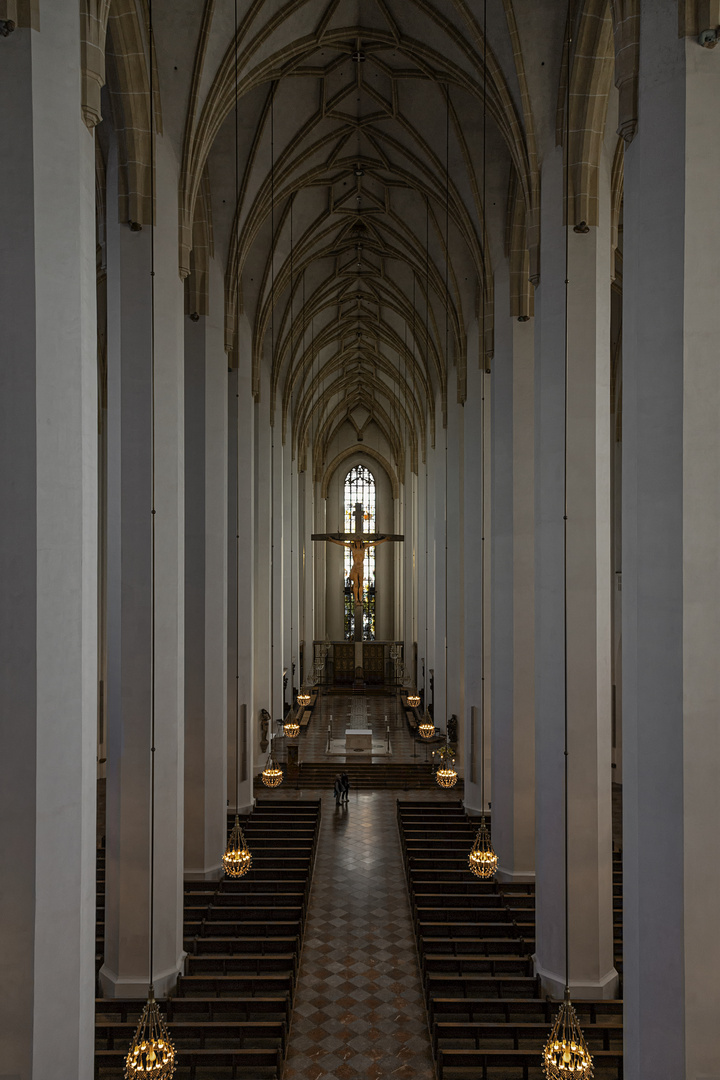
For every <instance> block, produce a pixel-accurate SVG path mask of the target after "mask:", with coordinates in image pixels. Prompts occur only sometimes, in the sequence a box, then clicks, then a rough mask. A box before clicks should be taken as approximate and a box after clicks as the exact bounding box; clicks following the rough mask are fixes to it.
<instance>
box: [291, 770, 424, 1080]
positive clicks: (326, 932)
mask: <svg viewBox="0 0 720 1080" xmlns="http://www.w3.org/2000/svg"><path fill="white" fill-rule="evenodd" d="M288 794H289V793H288ZM310 794H311V793H310V792H308V793H307V795H308V796H310ZM313 794H314V793H313ZM398 794H399V793H398V792H392V791H382V792H352V793H351V796H350V804H349V806H347V807H345V808H344V809H335V807H334V802H333V798H332V795H331V793H329V792H325V793H323V820H322V826H321V831H320V837H319V841H318V851H317V858H316V863H315V871H314V876H313V886H312V893H311V896H310V905H309V909H308V918H307V923H306V929H305V940H304V945H303V952H302V959H301V963H300V971H299V976H298V983H297V990H296V994H295V1008H294V1012H293V1019H292V1026H291V1029H290V1040H289V1046H288V1056H287V1062H286V1066H285V1072H284V1080H355V1078H356V1077H357V1078H359V1080H384V1078H386V1077H387V1078H390V1077H392V1078H398V1080H400V1078H405V1077H408V1078H410V1077H412V1080H433V1078H434V1075H435V1073H434V1068H433V1062H432V1055H431V1050H430V1040H429V1037H428V1031H427V1021H426V1015H425V1007H424V1003H423V996H422V987H421V983H420V975H419V972H418V966H417V958H416V953H415V944H414V939H413V933H412V924H411V921H410V909H409V904H408V898H407V889H406V885H405V878H404V874H403V866H402V856H401V852H400V841H399V837H398V830H397V823H396V816H395V800H396V798H397V796H398ZM438 794H439V793H438Z"/></svg>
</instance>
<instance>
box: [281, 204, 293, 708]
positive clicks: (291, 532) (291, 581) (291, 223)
mask: <svg viewBox="0 0 720 1080" xmlns="http://www.w3.org/2000/svg"><path fill="white" fill-rule="evenodd" d="M294 203H295V199H294V196H292V195H291V196H290V360H289V364H290V365H291V366H292V364H293V362H294V358H295V357H294V353H293V300H294V298H295V297H294V293H293V287H294V283H295V276H294V271H295V262H294V256H295V251H294V244H293V241H294V237H293V205H294ZM293 456H294V455H293V454H292V453H291V454H290V702H291V712H292V710H293V709H294V708H295V661H294V659H293V620H294V618H295V609H294V600H295V594H294V578H295V546H294V544H295V529H294V528H293V482H292V480H293ZM284 709H285V703H284V702H283V711H284Z"/></svg>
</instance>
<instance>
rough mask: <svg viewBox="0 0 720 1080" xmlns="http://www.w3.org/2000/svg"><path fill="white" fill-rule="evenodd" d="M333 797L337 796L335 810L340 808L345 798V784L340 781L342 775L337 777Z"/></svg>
mask: <svg viewBox="0 0 720 1080" xmlns="http://www.w3.org/2000/svg"><path fill="white" fill-rule="evenodd" d="M333 795H334V796H335V809H336V810H337V808H338V807H339V806H340V802H341V801H342V797H343V784H342V780H341V779H340V773H338V775H337V776H336V777H335V783H334V784H333Z"/></svg>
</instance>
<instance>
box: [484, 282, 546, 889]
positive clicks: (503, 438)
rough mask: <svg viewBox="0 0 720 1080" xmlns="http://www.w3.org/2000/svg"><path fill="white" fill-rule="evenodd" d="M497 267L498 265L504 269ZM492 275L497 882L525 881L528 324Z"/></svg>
mask: <svg viewBox="0 0 720 1080" xmlns="http://www.w3.org/2000/svg"><path fill="white" fill-rule="evenodd" d="M506 265H507V264H505V266H506ZM503 270H504V272H503V273H497V274H496V277H495V304H496V307H495V356H494V360H493V374H492V391H493V392H492V425H491V428H492V443H493V452H492V499H491V503H492V510H493V516H492V583H493V591H492V721H493V722H492V749H493V753H492V771H493V788H492V790H493V796H492V834H493V846H494V848H495V851H496V852H497V855H498V874H497V876H498V878H499V880H501V881H532V880H533V879H534V877H535V665H534V648H535V640H534V622H535V616H534V607H535V596H534V566H533V563H534V551H533V521H534V488H533V473H534V464H533V364H534V347H533V337H534V326H533V323H532V320H530V321H528V322H524V323H521V322H519V321H518V320H517V319H513V318H511V316H510V314H509V309H508V300H509V287H508V280H507V272H506V269H505V268H503Z"/></svg>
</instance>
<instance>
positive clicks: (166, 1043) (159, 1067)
mask: <svg viewBox="0 0 720 1080" xmlns="http://www.w3.org/2000/svg"><path fill="white" fill-rule="evenodd" d="M147 29H148V55H149V64H148V67H149V86H148V99H149V101H148V104H149V109H148V112H149V124H150V503H151V506H150V807H149V809H150V823H149V824H150V881H149V890H148V894H149V895H148V902H149V905H148V906H149V912H148V914H149V927H148V996H147V1001H146V1003H145V1006H144V1008H143V1010H142V1013H141V1015H140V1020H139V1021H138V1025H137V1028H136V1029H135V1034H134V1035H133V1038H132V1040H131V1042H130V1047H129V1049H128V1052H127V1055H126V1057H125V1077H126V1078H128V1080H134V1078H135V1077H139V1076H146V1077H147V1076H152V1077H153V1078H154V1080H170V1078H171V1077H172V1076H173V1075H174V1073H175V1048H174V1046H173V1043H172V1040H171V1039H170V1036H169V1035H168V1031H167V1027H166V1026H165V1021H164V1019H163V1017H162V1015H161V1013H160V1010H159V1008H158V1004H157V1002H156V1000H155V987H154V981H153V980H154V970H153V969H154V952H155V699H156V693H155V671H156V655H155V652H156V648H155V638H156V632H155V631H156V613H155V608H156V574H155V560H156V538H155V517H156V514H155V509H156V508H155V493H156V483H155V152H156V146H155V105H154V88H155V87H154V81H155V80H154V74H155V68H154V62H153V54H154V41H153V6H152V0H148V23H147Z"/></svg>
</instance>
